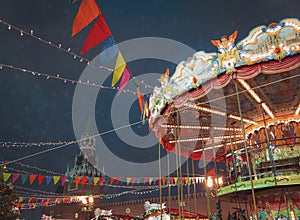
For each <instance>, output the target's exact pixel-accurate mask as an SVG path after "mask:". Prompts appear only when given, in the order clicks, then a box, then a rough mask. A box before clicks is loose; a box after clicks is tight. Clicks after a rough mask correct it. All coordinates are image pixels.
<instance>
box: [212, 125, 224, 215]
mask: <svg viewBox="0 0 300 220" xmlns="http://www.w3.org/2000/svg"><path fill="white" fill-rule="evenodd" d="M212 131H214V130H213V128H212ZM212 133H213V135H212V145H213V155H214V168H215V172H214V179H215V191H216V200H217V201H216V207H217V219H219V220H222V212H221V203H220V200H219V195H218V189H219V180H218V174H217V172H218V170H217V157H216V148H215V143H214V132H212ZM216 180H217V181H216Z"/></svg>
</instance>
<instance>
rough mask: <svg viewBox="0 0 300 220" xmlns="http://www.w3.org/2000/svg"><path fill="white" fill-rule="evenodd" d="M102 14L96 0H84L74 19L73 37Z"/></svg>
mask: <svg viewBox="0 0 300 220" xmlns="http://www.w3.org/2000/svg"><path fill="white" fill-rule="evenodd" d="M99 14H100V9H99V7H98V5H97V3H96V2H95V0H82V2H81V4H80V7H79V9H78V12H77V14H76V16H75V19H74V21H73V28H72V37H73V36H74V35H75V34H77V33H78V32H80V31H81V30H82V29H83V28H84V27H86V26H87V25H88V24H89V23H91V22H92V21H93V20H94V19H95V18H96V17H97V16H98V15H99Z"/></svg>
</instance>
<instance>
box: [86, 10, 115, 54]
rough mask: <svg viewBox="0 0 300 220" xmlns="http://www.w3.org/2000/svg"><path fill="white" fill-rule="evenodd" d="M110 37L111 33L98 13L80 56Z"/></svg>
mask: <svg viewBox="0 0 300 220" xmlns="http://www.w3.org/2000/svg"><path fill="white" fill-rule="evenodd" d="M110 36H111V32H110V30H109V28H108V26H107V24H106V21H105V20H104V17H103V15H102V14H101V13H100V14H99V18H98V20H97V21H96V22H95V24H94V26H93V27H92V28H91V30H90V32H89V34H88V36H87V38H86V39H85V42H84V44H83V47H82V49H81V52H80V53H81V54H84V53H85V52H87V51H88V50H89V49H91V48H93V47H94V46H96V45H97V44H99V43H100V42H102V41H104V40H105V39H107V38H108V37H110Z"/></svg>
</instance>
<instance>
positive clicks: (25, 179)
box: [21, 174, 28, 184]
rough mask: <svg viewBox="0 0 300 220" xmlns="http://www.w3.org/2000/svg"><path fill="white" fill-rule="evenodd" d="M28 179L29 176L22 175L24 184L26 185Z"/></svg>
mask: <svg viewBox="0 0 300 220" xmlns="http://www.w3.org/2000/svg"><path fill="white" fill-rule="evenodd" d="M27 179H28V175H27V174H21V180H22V184H25V183H26V181H27Z"/></svg>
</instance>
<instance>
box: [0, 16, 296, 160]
mask: <svg viewBox="0 0 300 220" xmlns="http://www.w3.org/2000/svg"><path fill="white" fill-rule="evenodd" d="M0 22H1V23H3V24H5V25H7V26H8V29H11V28H14V29H15V30H18V31H20V33H21V34H24V33H26V34H27V35H28V36H31V35H33V31H31V33H30V34H29V33H28V32H25V31H23V30H21V29H19V28H17V27H14V26H12V25H10V24H8V23H6V22H4V21H2V20H0ZM33 36H34V37H35V38H36V39H38V40H40V41H41V42H44V43H47V44H49V45H51V46H54V47H57V48H61V45H59V46H56V45H54V44H52V43H51V42H47V41H45V40H42V39H41V38H39V37H36V36H35V35H33ZM63 50H64V51H65V52H70V49H68V50H65V49H63ZM72 53H73V52H72ZM73 54H74V56H75V55H76V57H77V54H75V53H73ZM76 57H75V58H76ZM88 64H89V63H88ZM22 71H23V70H22ZM299 75H300V74H298V75H294V76H291V77H286V78H283V79H280V80H277V81H273V82H270V83H267V84H264V85H260V86H257V87H255V88H253V89H257V88H261V87H264V86H267V85H271V84H274V83H276V82H280V81H284V80H287V79H291V78H294V77H298V76H299ZM78 82H79V81H78ZM86 84H87V83H86ZM109 88H110V89H111V87H109ZM243 92H247V90H244V91H241V92H239V94H241V93H243ZM232 95H235V94H231V95H227V96H225V97H222V99H224V98H226V97H230V96H232ZM218 99H221V98H217V99H215V100H218ZM210 101H213V100H210ZM207 102H208V101H207ZM207 102H206V103H207ZM141 122H142V121H140V122H139V123H141ZM113 130H114V129H113ZM66 146H68V145H66ZM62 147H64V146H60V148H62ZM53 150H55V149H53ZM40 153H43V152H40ZM40 153H38V154H40ZM29 156H30V155H29ZM1 165H4V164H1Z"/></svg>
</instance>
